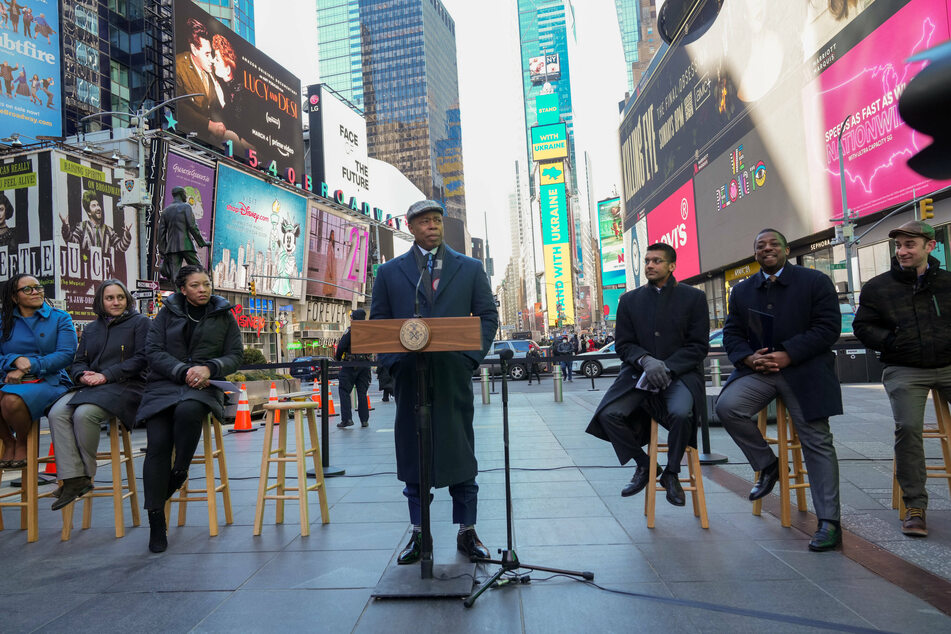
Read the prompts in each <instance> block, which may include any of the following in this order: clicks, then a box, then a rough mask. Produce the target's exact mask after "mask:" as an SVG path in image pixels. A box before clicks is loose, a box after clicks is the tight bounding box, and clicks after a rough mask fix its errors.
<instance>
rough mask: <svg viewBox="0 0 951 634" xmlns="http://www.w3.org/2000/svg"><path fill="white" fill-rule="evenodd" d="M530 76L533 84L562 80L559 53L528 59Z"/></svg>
mask: <svg viewBox="0 0 951 634" xmlns="http://www.w3.org/2000/svg"><path fill="white" fill-rule="evenodd" d="M528 76H529V78H530V79H531V80H532V83H533V84H544V83H545V82H546V81H555V80H558V79H561V62H560V60H559V59H558V53H548V54H547V55H539V56H538V57H529V58H528Z"/></svg>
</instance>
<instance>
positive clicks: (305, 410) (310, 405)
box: [254, 401, 330, 537]
mask: <svg viewBox="0 0 951 634" xmlns="http://www.w3.org/2000/svg"><path fill="white" fill-rule="evenodd" d="M316 408H317V403H314V402H312V401H291V402H289V403H273V402H271V403H267V404H265V405H264V409H265V411H267V422H266V423H265V427H264V452H263V455H262V456H261V480H260V482H259V484H258V502H257V507H256V508H255V511H254V534H255V535H260V534H261V528H262V525H263V524H264V502H265V500H276V501H277V513H276V518H275V520H274V521H275V523H277V524H283V523H284V500H298V501H299V502H300V534H301V535H302V536H303V537H306V536H308V535H310V514H309V511H308V500H307V493H308V492H309V491H317V499H318V500H319V501H320V517H321V521H322V522H323V523H324V524H327V523H329V522H330V511H329V510H328V508H327V491H326V489H325V487H324V468H323V465H322V464H321V462H320V441H319V440H318V437H317V420H316V417H315V416H314V410H315V409H316ZM279 412H287V413H286V414H285V415H284V416H283V417H282V418H283V420H282V422H281V424H280V425H278V440H277V443H278V444H277V448H276V449H273V448H272V447H273V442H274V423H275V418H276V417H277V415H278V413H279ZM305 418H306V419H307V429H308V431H309V432H310V447H307V445H306V440H305V438H304V419H305ZM292 420H293V426H294V452H293V453H288V452H287V428H288V427H289V426H290V425H291V424H292V422H291V421H292ZM275 454H276V457H275ZM307 456H310V457H311V459H312V460H313V462H314V474H315V477H316V482H315V483H314V484H312V485H309V486H308V485H307V466H306V458H307ZM272 462H273V463H276V464H277V481H276V482H275V483H274V484H271V485H269V484H268V480H269V479H270V467H271V463H272ZM288 462H293V463H295V464H296V465H297V486H296V487H288V486H287V484H286V481H285V478H284V473H285V465H286V464H287V463H288ZM272 490H274V491H275V494H274V495H268V494H267V493H268V491H272ZM288 492H296V493H297V495H288Z"/></svg>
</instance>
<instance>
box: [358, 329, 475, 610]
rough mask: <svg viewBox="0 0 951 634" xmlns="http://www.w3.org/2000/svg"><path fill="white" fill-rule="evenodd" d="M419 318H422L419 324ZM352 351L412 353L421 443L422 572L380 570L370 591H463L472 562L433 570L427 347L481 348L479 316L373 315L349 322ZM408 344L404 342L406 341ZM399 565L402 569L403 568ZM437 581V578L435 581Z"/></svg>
mask: <svg viewBox="0 0 951 634" xmlns="http://www.w3.org/2000/svg"><path fill="white" fill-rule="evenodd" d="M421 324H424V326H423V325H421ZM350 327H351V330H350V337H351V341H350V351H351V352H352V353H354V354H371V353H407V354H415V355H416V375H417V377H416V379H417V380H416V386H417V390H416V407H415V410H416V438H417V442H418V447H419V492H420V496H419V501H420V520H421V521H420V528H421V531H422V535H421V537H422V548H421V556H420V562H419V564H420V575H419V576H418V577H416V576H415V575H408V574H406V572H405V571H406V570H412V567H411V566H396V567H395V568H391V569H390V570H388V571H387V573H386V574H384V576H383V578H382V579H381V581H380V584H379V585H377V587H376V589H375V590H374V592H373V593H372V596H374V597H380V598H384V597H385V598H411V597H434V596H441V597H463V596H468V594H469V593H470V591H471V589H472V580H473V579H474V573H475V564H471V563H470V564H465V565H464V566H460V565H458V564H457V565H449V566H438V567H437V570H436V574H435V576H434V572H433V537H432V533H431V532H430V514H429V504H430V501H429V497H430V496H429V490H430V488H431V482H430V473H431V469H432V399H431V395H430V390H429V384H430V377H429V368H428V364H427V353H430V352H450V351H458V352H464V351H472V350H481V349H482V320H481V319H480V318H478V317H439V318H421V317H415V318H412V319H371V320H369V321H362V320H361V321H354V322H352V323H351V324H350ZM407 344H408V345H409V347H408V345H407ZM401 569H402V570H401ZM436 582H440V583H436Z"/></svg>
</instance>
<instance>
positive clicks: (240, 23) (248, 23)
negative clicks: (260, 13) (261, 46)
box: [192, 0, 254, 44]
mask: <svg viewBox="0 0 951 634" xmlns="http://www.w3.org/2000/svg"><path fill="white" fill-rule="evenodd" d="M192 1H193V2H194V3H195V4H197V5H198V6H199V7H201V8H202V9H204V10H205V11H207V12H208V13H210V14H211V15H213V16H215V17H216V18H218V19H219V20H221V21H222V22H223V23H224V25H225V26H227V27H230V28H231V30H232V31H234V32H235V33H237V34H238V35H240V36H241V37H243V38H244V39H246V40H247V41H248V42H250V43H251V44H254V0H192Z"/></svg>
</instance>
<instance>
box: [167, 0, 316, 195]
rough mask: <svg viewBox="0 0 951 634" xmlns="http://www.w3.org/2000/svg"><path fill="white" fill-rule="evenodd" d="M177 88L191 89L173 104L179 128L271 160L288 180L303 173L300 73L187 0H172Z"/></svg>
mask: <svg viewBox="0 0 951 634" xmlns="http://www.w3.org/2000/svg"><path fill="white" fill-rule="evenodd" d="M175 91H176V95H177V96H182V95H191V94H194V95H196V96H194V97H192V98H190V99H183V100H181V101H179V102H178V103H177V104H176V107H175V109H176V116H177V118H178V124H177V127H176V129H177V131H178V132H180V133H184V132H195V133H197V135H198V138H199V139H200V140H202V141H204V142H205V143H208V144H209V145H211V146H212V147H215V148H219V149H221V150H222V151H223V152H224V153H225V154H228V153H229V152H230V153H231V154H233V156H235V157H238V158H241V159H242V160H244V159H247V160H248V164H249V165H251V166H252V167H257V166H259V165H260V166H262V167H263V168H269V167H270V166H271V164H272V162H273V163H274V164H275V167H276V173H277V174H278V175H280V176H282V177H287V180H289V181H292V182H296V181H298V180H299V179H300V177H301V176H302V175H303V172H304V140H303V135H302V132H301V127H302V126H301V90H300V80H299V79H298V78H297V77H295V76H294V75H293V74H292V73H290V72H288V71H287V70H285V69H284V68H283V67H281V66H280V65H278V64H277V62H275V61H274V60H272V59H271V58H270V57H268V56H267V55H265V54H264V53H262V52H261V51H259V50H258V49H256V48H254V47H253V46H252V45H251V44H249V43H248V42H247V41H246V40H245V39H244V38H242V37H240V36H238V35H237V34H235V33H234V31H232V30H231V29H230V28H228V27H227V26H225V25H224V24H222V23H221V22H219V21H218V20H216V19H215V18H213V17H212V16H211V15H209V14H208V13H206V12H205V11H203V10H202V9H200V8H199V7H198V5H196V4H195V3H194V2H192V1H191V0H175ZM225 144H227V147H225ZM228 148H230V150H229V149H228ZM288 168H290V169H291V170H293V174H290V173H289V172H288V171H287V170H288ZM290 176H293V178H291V177H290Z"/></svg>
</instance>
